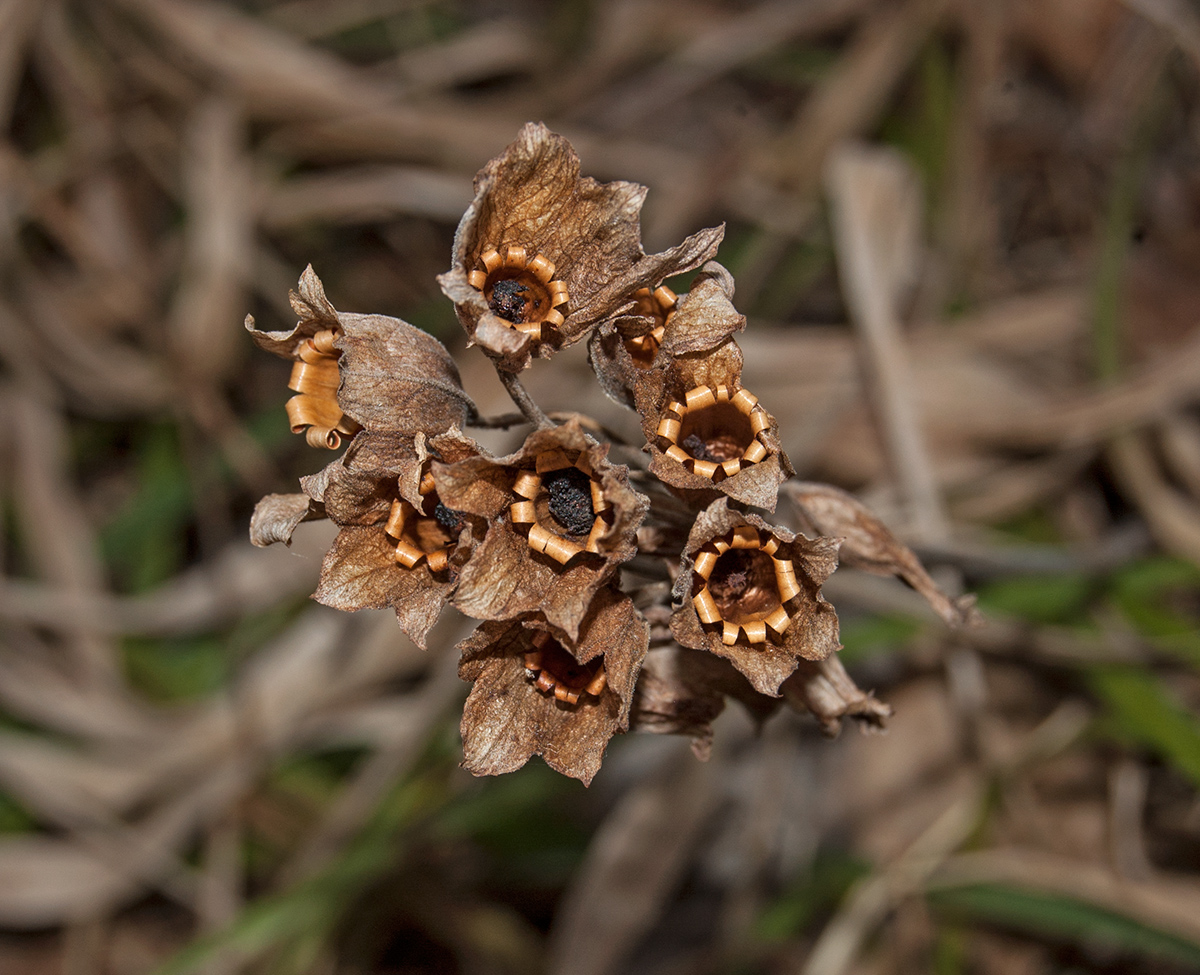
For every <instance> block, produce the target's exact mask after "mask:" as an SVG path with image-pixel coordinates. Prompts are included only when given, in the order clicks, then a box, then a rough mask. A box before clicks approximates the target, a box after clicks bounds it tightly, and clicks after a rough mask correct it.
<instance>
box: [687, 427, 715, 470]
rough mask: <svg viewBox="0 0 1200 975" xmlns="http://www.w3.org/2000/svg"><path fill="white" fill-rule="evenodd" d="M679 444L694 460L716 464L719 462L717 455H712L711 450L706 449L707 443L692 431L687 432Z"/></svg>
mask: <svg viewBox="0 0 1200 975" xmlns="http://www.w3.org/2000/svg"><path fill="white" fill-rule="evenodd" d="M679 446H680V447H682V448H683V449H684V450H686V451H687V452H688V453H689V454H691V455H692V456H693V457H695V458H696V460H707V461H712V462H713V463H718V464H719V463H720V462H721V459H720V458H719V457H715V456H713V454H712V452H711V451H710V450H709V449H708V444H706V443H705V442H704V441H703V440H701V439H700V438H699V437H698V436H696V434H694V433H689V434H688V435H687V436H686V437H684V438H683V442H682V443H680V445H679Z"/></svg>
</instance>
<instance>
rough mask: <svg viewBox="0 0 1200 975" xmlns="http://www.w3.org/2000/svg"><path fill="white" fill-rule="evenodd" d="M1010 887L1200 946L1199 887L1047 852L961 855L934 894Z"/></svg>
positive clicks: (934, 884)
mask: <svg viewBox="0 0 1200 975" xmlns="http://www.w3.org/2000/svg"><path fill="white" fill-rule="evenodd" d="M981 883H1007V884H1013V885H1016V886H1019V887H1024V888H1028V889H1032V890H1040V891H1046V892H1051V893H1060V894H1064V895H1066V896H1069V897H1073V898H1078V899H1079V900H1082V901H1085V902H1087V903H1091V904H1096V905H1098V906H1101V907H1104V908H1107V909H1108V910H1110V911H1112V912H1113V913H1115V914H1119V915H1125V916H1131V917H1134V918H1137V919H1138V920H1140V921H1142V922H1143V923H1146V924H1149V925H1151V926H1153V927H1157V928H1160V929H1165V930H1167V931H1170V932H1172V933H1174V934H1177V935H1178V936H1179V937H1181V938H1185V939H1187V940H1189V941H1191V942H1193V943H1196V942H1200V885H1197V884H1196V883H1194V882H1191V881H1187V880H1181V879H1168V878H1156V879H1155V880H1150V881H1136V880H1129V879H1123V878H1121V877H1119V876H1117V874H1115V873H1114V872H1113V871H1112V870H1110V869H1108V868H1107V867H1104V866H1101V865H1099V864H1094V863H1086V862H1080V861H1077V860H1071V859H1068V858H1066V857H1060V856H1054V855H1052V854H1048V853H1046V852H1045V851H1043V850H1029V849H1021V848H1003V847H1001V848H999V849H993V850H980V851H977V852H971V853H960V854H958V855H956V856H954V857H952V858H950V859H948V860H947V861H946V862H945V863H944V864H942V865H941V866H940V867H939V869H938V870H937V871H936V873H934V874H933V875H932V876H931V877H930V879H929V888H930V889H931V890H936V889H939V888H943V887H951V886H954V887H958V886H964V885H967V884H981Z"/></svg>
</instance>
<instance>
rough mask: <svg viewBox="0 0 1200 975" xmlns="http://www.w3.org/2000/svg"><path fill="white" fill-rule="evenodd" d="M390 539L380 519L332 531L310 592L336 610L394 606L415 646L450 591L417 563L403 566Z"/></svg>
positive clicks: (451, 588) (420, 642)
mask: <svg viewBox="0 0 1200 975" xmlns="http://www.w3.org/2000/svg"><path fill="white" fill-rule="evenodd" d="M395 553H396V545H395V541H394V540H393V539H390V538H389V537H388V535H387V533H386V532H385V531H384V529H383V526H381V525H369V526H351V527H348V528H343V529H342V530H341V531H340V532H338V536H337V539H336V540H335V542H334V545H333V548H331V549H330V550H329V552H328V553H327V554H326V555H325V561H324V563H323V564H322V566H321V581H320V583H319V585H318V586H317V591H316V592H315V593H314V594H313V598H314V599H316V600H317V602H319V603H323V604H324V605H326V606H332V607H333V608H334V609H341V610H349V611H354V610H359V609H384V608H386V607H389V606H390V607H391V608H392V609H394V610H395V612H396V620H397V622H399V624H400V628H401V629H402V630H404V632H405V633H407V634H408V635H409V637H410V638H411V639H412V641H413V642H414V643H415V644H416V645H417V646H419V647H420V648H421V649H425V641H426V637H427V636H428V634H429V630H430V629H431V628H432V627H433V624H434V623H435V622H437V618H438V614H439V613H441V611H442V607H443V606H444V605H445V604H446V601H447V600H448V599H449V598H450V594H451V593H452V592H453V591H454V583H453V582H452V581H451V580H449V579H441V578H438V577H436V576H435V575H434V574H433V573H432V572H430V570H429V567H428V566H426V565H424V564H422V565H418V566H416V567H415V568H412V569H407V568H405V567H404V566H402V565H400V564H399V563H398V562H397V561H396V557H395Z"/></svg>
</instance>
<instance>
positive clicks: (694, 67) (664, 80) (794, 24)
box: [577, 0, 868, 131]
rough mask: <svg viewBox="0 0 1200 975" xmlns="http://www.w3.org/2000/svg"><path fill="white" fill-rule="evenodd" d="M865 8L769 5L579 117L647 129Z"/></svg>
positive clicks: (720, 27) (836, 3)
mask: <svg viewBox="0 0 1200 975" xmlns="http://www.w3.org/2000/svg"><path fill="white" fill-rule="evenodd" d="M867 5H868V0H810V2H807V3H796V2H795V0H766V2H764V3H760V4H758V5H757V6H755V7H753V8H752V9H750V10H748V11H746V12H744V13H740V14H738V15H737V16H736V17H734V18H732V19H730V20H727V21H724V22H722V23H719V24H717V25H715V26H714V27H712V28H711V29H709V30H707V31H704V32H703V33H701V34H699V35H698V36H696V37H695V38H694V39H692V40H691V41H690V42H689V43H688V44H687V45H686V46H684V47H682V48H680V49H679V50H678V51H676V52H674V53H673V54H672V55H671V56H670V57H668V58H666V59H665V60H664V61H662V62H661V63H659V64H658V65H656V66H655V67H654V68H653V69H652V70H651V71H649V72H648V73H646V74H645V75H644V76H642V77H640V78H637V79H635V80H634V81H633V82H631V83H630V84H628V85H625V86H623V87H622V88H621V89H618V91H617V92H616V93H615V96H614V93H613V92H612V91H611V90H605V91H604V93H603V96H602V98H601V99H597V100H596V102H595V103H594V104H592V105H590V106H584V107H582V108H581V109H577V112H579V113H580V114H585V115H588V116H592V117H598V119H599V121H600V123H601V124H602V125H604V126H605V127H610V128H614V129H619V130H622V131H624V130H628V129H631V128H634V127H636V126H639V125H643V124H645V123H646V122H648V121H649V119H650V117H651V116H652V115H654V114H655V113H656V112H662V111H665V110H668V109H669V108H670V107H671V105H673V104H674V103H675V102H677V101H679V100H680V99H682V98H684V97H686V96H687V95H690V94H692V93H693V92H696V91H698V90H699V89H700V88H702V87H703V86H704V85H706V84H708V83H709V82H711V81H712V80H714V79H715V78H719V77H720V76H721V75H723V74H725V73H726V72H728V71H731V70H733V69H734V68H736V67H738V66H739V65H742V64H745V63H747V62H750V61H753V60H754V59H755V58H759V57H763V56H764V55H766V54H768V53H769V52H770V51H772V50H774V49H775V48H777V47H779V46H780V45H782V44H786V43H788V42H789V41H795V40H797V39H800V38H803V37H806V36H812V35H818V34H821V33H822V32H826V31H828V30H830V29H831V28H836V27H840V26H842V25H843V24H845V23H846V22H847V21H849V20H850V19H851V18H853V17H854V16H856V15H857V14H859V13H860V12H861V10H862V8H863V7H865V6H867Z"/></svg>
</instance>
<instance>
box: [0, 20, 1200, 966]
mask: <svg viewBox="0 0 1200 975" xmlns="http://www.w3.org/2000/svg"><path fill="white" fill-rule="evenodd" d="M1198 73H1200V17H1198V16H1197V13H1196V11H1195V8H1194V7H1193V6H1191V5H1189V4H1188V3H1186V2H1185V0H1124V2H1117V0H1111V2H1110V0H1040V2H1032V0H985V2H975V0H808V2H801V0H756V2H740V0H737V2H735V0H712V2H708V3H705V2H699V0H611V2H603V3H600V2H596V3H587V2H584V0H565V2H561V3H535V2H522V0H514V2H511V3H504V4H499V3H490V2H486V0H458V2H453V0H445V2H443V0H343V2H321V0H278V2H267V0H253V2H251V0H247V2H243V3H231V2H216V0H48V2H45V0H0V121H2V123H3V137H2V139H0V363H2V366H0V403H2V404H3V407H4V411H5V414H6V416H7V422H5V423H4V424H3V434H2V435H0V451H2V452H3V465H2V466H0V471H2V475H0V511H2V513H3V519H4V532H3V552H2V558H3V568H4V575H3V578H2V580H0V635H2V639H0V710H2V714H0V718H2V720H0V829H3V833H2V834H0V929H2V933H0V971H3V972H4V973H6V975H8V973H15V975H34V973H37V975H42V973H49V972H62V973H64V975H83V973H88V975H101V973H104V975H139V973H145V972H150V971H153V970H155V969H156V968H157V966H159V965H164V964H168V959H174V961H173V962H170V963H169V964H170V966H171V967H169V968H167V969H166V970H167V971H172V972H184V971H188V972H190V971H196V972H205V973H214V975H215V973H232V972H237V971H264V972H265V971H274V972H281V973H282V972H293V973H302V972H304V973H307V972H345V973H359V972H362V973H366V972H386V973H399V972H406V973H407V972H472V973H474V972H534V971H547V972H561V973H568V972H569V973H572V975H580V973H596V975H600V973H606V972H612V973H617V972H624V973H629V972H636V973H658V975H666V973H683V972H689V973H690V972H713V973H717V972H721V973H726V972H728V973H759V972H770V973H774V972H780V973H782V972H805V973H809V975H818V973H819V975H832V973H841V972H847V973H849V972H855V973H863V975H866V973H884V972H887V973H891V972H927V971H937V972H939V973H955V972H980V973H998V975H1010V973H1012V975H1018V973H1020V975H1024V973H1030V975H1033V973H1042V972H1067V971H1085V972H1116V971H1127V970H1138V971H1147V970H1153V971H1166V972H1172V971H1177V970H1178V971H1189V970H1197V969H1200V880H1198V874H1200V801H1198V799H1197V792H1196V789H1197V785H1198V783H1200V719H1198V718H1197V712H1198V710H1200V638H1198V637H1197V633H1198V631H1200V599H1198V596H1200V571H1198V570H1197V562H1200V413H1198V412H1197V405H1198V404H1200V337H1198V333H1197V332H1196V330H1195V325H1196V321H1197V317H1198V316H1200V286H1198V284H1197V282H1198V281H1200V248H1198V247H1197V243H1198V242H1200V176H1198V173H1200V168H1198V167H1197V162H1198V161H1200V144H1198V138H1200V111H1198V104H1197V98H1198V95H1200V86H1198V85H1197V78H1198ZM528 120H541V121H545V122H546V123H547V124H548V125H550V127H551V128H553V129H554V130H555V131H559V132H562V133H563V134H564V135H566V136H567V137H568V138H570V139H571V140H572V142H573V144H574V145H575V147H576V149H577V150H578V152H579V154H580V156H581V157H582V159H583V166H584V172H585V173H587V174H590V175H592V176H596V177H598V178H601V179H616V178H621V179H632V180H636V181H639V182H642V183H644V184H646V185H647V186H648V187H649V188H650V194H649V200H648V203H647V206H646V210H645V214H644V222H643V235H644V240H645V243H646V248H647V250H651V249H662V248H664V247H667V246H670V245H671V244H674V243H676V242H677V241H678V240H680V239H682V237H683V236H685V235H686V234H688V233H692V232H694V231H695V230H697V229H699V228H700V227H702V226H708V225H711V224H713V223H716V222H720V221H725V222H727V224H728V228H727V235H726V241H725V243H724V244H723V246H722V249H721V253H720V259H721V260H722V261H723V262H724V263H726V264H727V265H728V266H729V267H730V268H731V269H732V270H733V271H734V273H735V275H736V278H737V283H738V291H737V296H736V302H737V304H738V307H739V308H740V310H741V311H743V312H745V313H747V314H748V315H749V316H750V318H751V324H750V327H749V328H748V330H747V332H746V333H745V336H744V341H743V343H742V344H743V348H744V350H745V353H746V369H745V376H746V384H747V386H748V387H750V388H752V389H754V391H755V392H756V393H757V394H758V396H759V397H760V399H761V400H762V401H763V402H764V403H767V404H769V405H770V408H771V410H772V412H773V413H774V414H775V415H776V417H777V418H778V419H779V422H780V429H781V434H782V437H783V441H784V445H785V447H786V448H787V450H788V453H789V455H790V457H791V460H792V463H793V464H794V466H795V467H796V469H797V470H798V471H799V472H800V473H801V475H802V476H804V477H806V478H812V479H817V480H825V481H829V482H831V483H835V484H838V485H840V486H843V487H846V488H849V489H851V490H854V491H856V492H858V493H859V495H860V496H861V497H863V498H864V499H865V500H867V501H868V502H869V503H870V504H871V505H872V506H873V507H874V508H875V510H876V511H878V512H879V513H880V514H881V515H882V516H883V517H884V518H885V520H886V521H887V522H888V523H889V525H890V526H891V527H892V528H893V529H894V530H895V531H896V532H897V533H898V534H900V535H901V536H902V537H903V538H904V539H905V540H906V541H908V542H910V543H911V544H913V545H914V546H915V547H916V548H917V549H918V550H919V551H920V552H921V553H922V554H923V556H924V557H925V558H926V560H927V562H928V564H929V565H930V566H931V567H932V568H934V569H935V570H936V572H938V573H939V579H940V580H941V581H942V582H943V584H944V585H946V586H947V587H950V588H959V589H972V590H977V591H979V592H980V593H981V605H982V606H983V608H984V610H985V615H986V617H987V620H986V622H985V624H984V625H983V626H982V627H980V628H978V629H976V630H973V631H971V632H968V633H966V634H965V635H964V634H959V635H955V636H953V637H951V636H950V635H948V634H947V632H946V631H945V630H944V629H943V628H942V627H941V625H940V623H938V622H937V621H936V619H935V618H934V617H933V616H932V614H931V613H929V611H928V610H926V609H925V608H924V607H923V604H922V603H921V601H920V599H919V598H918V597H916V596H915V595H914V594H913V593H911V592H909V591H908V590H906V589H904V588H903V587H901V586H900V585H899V584H898V583H897V584H895V585H893V584H891V583H890V581H889V582H887V583H885V582H883V581H881V580H878V579H875V578H873V577H869V576H865V575H862V574H855V573H853V572H849V571H839V572H838V573H837V574H835V576H834V577H833V578H832V579H831V580H830V582H829V584H828V585H827V587H826V592H827V594H828V595H829V597H830V599H831V600H833V601H834V602H835V604H836V605H837V606H838V609H839V613H840V615H841V617H842V622H843V636H842V639H843V641H844V642H845V644H846V650H845V651H844V656H845V658H846V660H847V663H848V666H850V668H851V669H852V671H853V672H854V674H855V676H856V678H857V679H858V681H859V683H860V684H862V685H863V686H867V687H872V688H874V689H875V690H876V692H877V693H878V694H879V695H880V696H881V697H883V698H884V699H886V700H888V701H890V703H891V704H892V705H893V706H894V707H895V709H896V717H895V718H894V720H893V723H892V726H891V730H890V733H889V734H888V735H887V736H885V737H860V736H858V735H857V734H854V733H851V734H844V735H843V737H842V739H840V740H838V741H837V742H833V743H830V742H827V741H824V740H822V739H821V738H820V736H819V734H818V733H817V731H816V728H815V726H814V724H813V723H812V722H811V721H802V720H801V719H799V718H797V717H794V716H786V717H785V716H781V717H779V718H778V719H776V720H774V721H772V722H770V723H768V724H767V726H766V727H765V728H764V729H762V731H761V733H759V732H756V730H755V728H754V727H753V724H752V722H751V721H750V719H749V718H748V717H747V716H746V715H745V714H744V713H742V712H740V711H738V710H736V709H734V708H731V709H730V710H729V711H728V712H727V714H726V715H725V716H724V717H723V718H722V719H721V721H720V723H719V725H718V728H717V744H716V748H715V751H714V755H713V757H712V759H711V761H710V762H708V763H706V764H701V763H698V762H696V761H695V760H694V759H693V758H692V756H691V755H690V753H689V752H688V749H687V744H686V742H683V741H678V740H674V739H656V738H650V737H637V738H630V739H628V740H620V741H617V742H615V743H614V745H613V746H612V747H611V748H610V751H609V756H608V759H607V760H606V764H605V768H604V770H603V772H602V773H601V775H600V776H598V777H597V779H596V782H595V783H594V785H593V786H592V788H591V789H590V790H587V791H585V790H584V789H583V788H582V787H581V786H579V785H578V783H574V782H569V781H566V780H560V779H558V778H557V777H555V776H553V775H552V774H551V773H549V772H547V770H546V769H545V768H544V767H542V766H540V764H539V763H538V762H536V761H535V762H534V763H531V765H530V766H529V767H527V768H525V769H523V770H522V771H520V772H518V773H515V774H514V775H511V776H508V777H505V778H503V779H497V780H488V781H476V780H473V779H472V778H471V777H470V776H468V775H467V774H466V773H465V772H463V771H462V770H461V769H458V768H457V764H456V763H457V761H458V758H459V753H458V742H457V732H456V726H455V719H454V711H455V705H456V704H457V703H458V702H459V701H460V700H461V698H462V696H463V695H464V693H465V685H463V684H462V683H461V682H460V681H459V680H458V679H457V677H456V676H455V673H454V665H455V660H453V659H452V656H453V655H452V654H450V653H448V652H445V651H446V648H448V647H449V646H451V645H453V644H454V643H455V642H457V641H458V640H459V639H461V638H462V637H463V636H465V634H466V632H467V631H468V629H469V627H468V626H467V625H466V624H465V623H464V622H463V621H461V620H456V619H449V620H445V621H443V623H442V624H441V625H440V626H439V628H438V629H437V630H435V631H434V635H433V641H432V643H431V646H432V647H433V649H431V651H430V653H429V654H423V653H421V652H420V651H418V650H416V649H415V648H414V647H413V646H412V645H411V644H410V643H408V642H407V641H406V640H405V639H403V638H402V637H401V635H400V634H399V632H398V631H397V629H396V627H395V623H394V620H392V619H391V618H390V614H382V613H381V614H372V613H360V614H357V615H354V616H348V615H343V614H339V613H336V612H334V611H332V610H327V609H324V608H322V607H317V606H315V605H313V604H311V603H310V602H308V600H307V598H306V597H307V595H308V593H310V592H311V591H312V588H313V586H314V583H315V579H316V573H317V568H318V566H319V555H320V553H321V552H322V551H323V549H324V548H325V547H326V546H327V545H328V543H329V533H328V532H326V531H325V530H324V529H323V528H322V527H320V526H304V527H302V529H301V531H300V532H299V533H298V535H297V541H296V544H295V545H294V547H293V549H292V551H291V552H284V551H276V550H266V551H257V550H253V549H251V548H250V546H249V543H248V542H247V541H246V525H247V521H248V517H249V512H250V509H251V507H252V505H253V503H254V501H255V500H256V499H257V498H258V497H259V496H261V495H262V494H264V493H267V492H270V491H288V490H294V483H295V478H296V477H297V476H299V475H301V474H304V473H308V472H310V471H312V470H315V469H316V468H317V467H319V466H320V464H321V463H323V462H324V461H325V459H326V457H325V456H323V455H322V456H318V452H317V451H314V450H312V449H311V448H308V447H307V446H306V445H305V444H304V441H303V438H300V437H293V436H292V435H291V434H290V433H289V432H288V430H287V425H286V420H285V417H284V414H283V408H282V404H283V402H284V400H285V399H286V397H287V395H288V393H287V390H286V388H285V384H286V381H287V366H286V364H284V363H281V362H279V361H277V360H274V359H272V358H271V357H269V356H267V355H265V354H262V353H259V352H257V351H256V350H254V349H253V348H252V346H251V344H250V343H249V342H248V341H247V339H246V336H245V333H244V330H243V328H242V319H243V317H244V315H245V314H246V313H247V312H248V311H249V312H253V314H254V315H255V317H256V319H257V320H258V321H259V324H260V326H262V327H264V328H285V327H289V326H290V325H291V324H292V314H291V312H290V310H289V308H288V305H287V293H288V289H289V288H290V287H293V286H294V285H295V282H296V279H297V277H298V275H299V272H300V271H301V270H302V269H303V267H304V265H305V264H307V263H309V262H311V263H312V264H313V265H314V266H315V267H316V269H317V271H318V273H319V274H320V275H321V277H322V279H323V280H324V282H325V285H326V288H327V290H328V293H329V295H330V298H331V299H332V301H333V302H334V304H335V305H336V306H337V307H338V308H340V309H344V310H348V311H361V312H380V313H386V314H391V315H397V316H400V317H403V318H405V319H406V320H409V321H412V322H413V323H415V324H418V325H420V326H421V327H424V328H427V329H428V330H430V331H432V332H433V333H434V334H436V335H437V336H438V337H440V338H441V339H443V341H445V342H446V343H447V344H448V345H450V347H451V349H452V351H454V352H455V353H456V357H457V358H458V360H459V362H460V366H461V368H462V370H463V375H464V381H465V384H466V387H467V389H468V391H469V392H470V393H471V394H472V395H473V396H475V398H476V399H477V401H478V402H479V404H480V407H481V410H482V411H483V412H497V411H500V410H503V409H505V407H504V404H503V402H502V400H503V396H502V391H501V390H500V387H499V385H498V384H497V383H496V381H495V378H494V377H493V376H490V375H489V368H488V366H487V365H486V363H485V362H483V361H482V357H480V356H479V355H478V353H472V352H469V351H465V350H463V349H462V347H461V346H462V338H461V335H460V333H459V331H458V326H457V325H456V323H455V322H454V319H453V313H452V310H451V308H450V305H449V303H448V302H446V301H445V300H444V299H443V298H442V297H441V295H440V292H439V290H438V287H437V284H436V281H435V275H436V274H438V273H440V272H442V271H444V270H445V269H446V268H447V266H448V263H449V255H450V243H451V238H452V234H453V228H454V225H455V223H456V222H457V220H458V218H459V216H460V215H461V213H462V210H463V208H464V206H465V205H466V203H467V202H468V201H469V200H470V198H471V179H472V176H473V174H474V173H475V172H476V170H477V169H478V168H479V167H480V166H481V165H482V164H483V163H484V162H485V161H486V160H487V159H488V158H490V157H491V156H493V155H495V154H496V153H497V152H499V151H500V150H501V149H502V148H503V147H504V146H505V145H506V144H507V143H508V142H509V141H510V140H511V139H512V138H513V137H514V135H515V133H516V132H517V130H518V129H519V128H520V126H521V125H522V124H523V123H524V122H526V121H528ZM683 287H686V282H683V283H681V286H680V288H677V290H681V289H682V288H683ZM575 351H576V352H578V351H579V350H578V349H576V350H575ZM527 375H528V377H529V379H528V385H529V386H530V388H531V389H532V390H533V391H534V393H535V395H536V397H537V398H538V401H539V402H540V403H541V404H542V405H543V406H545V407H546V408H548V409H569V410H576V411H580V412H590V413H593V414H595V415H599V416H603V417H604V418H605V419H606V421H608V422H611V423H613V424H614V425H615V426H616V427H617V428H618V429H625V430H627V431H629V433H630V439H631V440H632V439H634V438H636V436H637V434H638V431H637V424H636V422H635V419H636V418H634V417H632V415H624V416H623V415H621V413H620V411H619V410H618V408H616V407H615V406H612V405H611V404H608V403H607V401H605V400H604V399H603V397H602V395H601V394H600V393H599V391H598V390H597V389H596V386H595V382H594V380H593V379H592V377H591V376H590V373H589V372H588V371H587V367H586V363H585V362H584V361H583V358H582V355H565V356H562V357H559V358H556V359H555V360H554V362H553V364H552V365H550V364H547V363H536V364H535V365H534V367H533V368H532V370H531V371H530V372H529V373H528V374H527ZM494 445H495V446H496V447H497V448H501V447H505V448H507V447H508V446H510V444H508V443H506V442H505V441H503V440H502V439H501V437H500V436H499V435H497V437H496V440H495V444H494ZM323 532H324V534H323ZM439 648H440V650H441V652H439ZM851 731H853V730H852V729H851ZM196 938H200V939H201V940H200V941H198V942H196V941H194V939H196ZM188 945H192V947H191V948H187V949H186V951H187V953H185V954H183V955H179V954H177V953H178V952H180V951H181V950H184V949H185V946H188Z"/></svg>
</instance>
